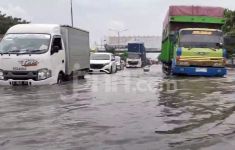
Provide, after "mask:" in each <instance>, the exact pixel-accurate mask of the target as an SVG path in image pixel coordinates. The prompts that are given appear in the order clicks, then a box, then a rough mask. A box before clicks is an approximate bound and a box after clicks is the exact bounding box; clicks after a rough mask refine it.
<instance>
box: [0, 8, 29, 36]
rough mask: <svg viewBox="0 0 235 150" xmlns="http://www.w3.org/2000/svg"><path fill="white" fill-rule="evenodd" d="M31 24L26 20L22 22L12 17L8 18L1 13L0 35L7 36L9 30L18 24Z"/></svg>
mask: <svg viewBox="0 0 235 150" xmlns="http://www.w3.org/2000/svg"><path fill="white" fill-rule="evenodd" d="M27 23H29V22H28V21H26V20H22V19H21V18H14V17H12V16H7V15H6V14H2V12H1V11H0V34H5V33H6V32H7V30H8V29H9V28H10V27H12V26H14V25H16V24H27Z"/></svg>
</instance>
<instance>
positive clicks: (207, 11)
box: [164, 6, 224, 27]
mask: <svg viewBox="0 0 235 150" xmlns="http://www.w3.org/2000/svg"><path fill="white" fill-rule="evenodd" d="M170 16H210V17H218V18H223V17H224V8H222V7H202V6H170V7H169V11H168V13H167V16H166V18H165V21H164V27H165V26H166V25H167V24H168V22H169V18H170Z"/></svg>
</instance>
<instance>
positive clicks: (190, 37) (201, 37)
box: [179, 30, 223, 48]
mask: <svg viewBox="0 0 235 150" xmlns="http://www.w3.org/2000/svg"><path fill="white" fill-rule="evenodd" d="M179 39H180V41H179V46H180V47H185V48H219V46H218V43H223V34H222V32H220V31H202V30H200V31H195V30H194V31H192V30H190V31H189V30H187V31H181V33H180V38H179Z"/></svg>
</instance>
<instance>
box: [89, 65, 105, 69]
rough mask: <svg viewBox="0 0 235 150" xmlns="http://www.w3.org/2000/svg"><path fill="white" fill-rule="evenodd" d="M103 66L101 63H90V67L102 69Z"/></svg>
mask: <svg viewBox="0 0 235 150" xmlns="http://www.w3.org/2000/svg"><path fill="white" fill-rule="evenodd" d="M103 67H104V65H103V64H91V65H90V68H91V69H102V68H103Z"/></svg>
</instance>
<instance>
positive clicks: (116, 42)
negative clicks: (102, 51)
mask: <svg viewBox="0 0 235 150" xmlns="http://www.w3.org/2000/svg"><path fill="white" fill-rule="evenodd" d="M161 39H162V38H161V37H160V36H121V37H119V38H118V37H117V36H110V37H108V38H107V40H106V45H105V48H106V50H107V49H108V50H109V49H115V51H119V52H122V51H123V52H125V51H127V45H128V43H130V42H134V41H140V42H143V43H144V45H145V48H146V51H147V52H160V51H161Z"/></svg>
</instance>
